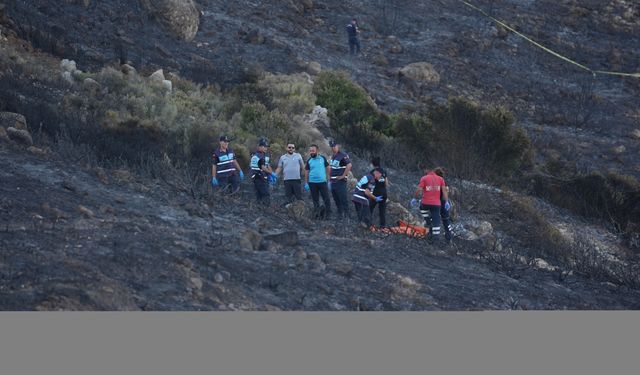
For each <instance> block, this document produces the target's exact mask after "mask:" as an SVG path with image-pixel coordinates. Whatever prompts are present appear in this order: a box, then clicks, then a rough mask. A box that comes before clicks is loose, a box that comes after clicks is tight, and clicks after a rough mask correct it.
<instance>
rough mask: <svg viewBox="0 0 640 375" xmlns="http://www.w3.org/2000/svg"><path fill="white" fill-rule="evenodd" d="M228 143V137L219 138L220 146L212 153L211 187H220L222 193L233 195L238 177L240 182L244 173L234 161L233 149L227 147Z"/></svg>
mask: <svg viewBox="0 0 640 375" xmlns="http://www.w3.org/2000/svg"><path fill="white" fill-rule="evenodd" d="M229 142H231V140H230V139H229V137H227V136H226V135H223V136H221V137H220V146H219V147H218V148H217V149H216V150H215V151H214V152H213V164H212V165H211V176H212V178H211V186H213V187H214V188H215V187H220V189H221V190H222V191H227V192H228V193H235V192H236V191H238V188H239V181H238V176H239V177H240V180H242V179H244V172H242V169H241V168H240V164H238V161H237V160H236V156H235V153H234V152H233V149H232V148H231V147H229ZM229 187H230V188H231V189H230V190H229Z"/></svg>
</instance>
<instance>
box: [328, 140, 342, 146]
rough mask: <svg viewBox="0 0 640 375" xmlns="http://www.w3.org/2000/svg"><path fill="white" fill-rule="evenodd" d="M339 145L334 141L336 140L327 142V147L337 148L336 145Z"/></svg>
mask: <svg viewBox="0 0 640 375" xmlns="http://www.w3.org/2000/svg"><path fill="white" fill-rule="evenodd" d="M339 144H340V143H338V141H336V140H334V139H332V140H330V141H329V146H331V147H333V146H337V145H339Z"/></svg>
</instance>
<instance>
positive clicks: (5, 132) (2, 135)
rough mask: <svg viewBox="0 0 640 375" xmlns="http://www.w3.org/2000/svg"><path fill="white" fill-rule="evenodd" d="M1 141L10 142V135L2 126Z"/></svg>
mask: <svg viewBox="0 0 640 375" xmlns="http://www.w3.org/2000/svg"><path fill="white" fill-rule="evenodd" d="M0 140H3V141H8V140H9V135H8V134H7V131H6V130H4V128H3V127H2V126H0Z"/></svg>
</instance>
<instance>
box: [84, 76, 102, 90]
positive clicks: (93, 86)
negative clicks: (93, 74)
mask: <svg viewBox="0 0 640 375" xmlns="http://www.w3.org/2000/svg"><path fill="white" fill-rule="evenodd" d="M82 87H83V88H84V89H85V90H87V91H89V92H91V93H97V92H100V89H101V88H102V86H100V84H99V83H98V82H97V81H96V80H95V79H93V78H85V79H84V81H82Z"/></svg>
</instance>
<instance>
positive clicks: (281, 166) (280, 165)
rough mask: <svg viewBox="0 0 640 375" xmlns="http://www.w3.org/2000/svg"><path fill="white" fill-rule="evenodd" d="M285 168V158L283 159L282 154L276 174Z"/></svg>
mask: <svg viewBox="0 0 640 375" xmlns="http://www.w3.org/2000/svg"><path fill="white" fill-rule="evenodd" d="M283 168H284V160H282V156H280V160H278V167H277V168H276V175H278V174H280V172H282V169H283Z"/></svg>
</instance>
